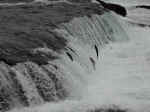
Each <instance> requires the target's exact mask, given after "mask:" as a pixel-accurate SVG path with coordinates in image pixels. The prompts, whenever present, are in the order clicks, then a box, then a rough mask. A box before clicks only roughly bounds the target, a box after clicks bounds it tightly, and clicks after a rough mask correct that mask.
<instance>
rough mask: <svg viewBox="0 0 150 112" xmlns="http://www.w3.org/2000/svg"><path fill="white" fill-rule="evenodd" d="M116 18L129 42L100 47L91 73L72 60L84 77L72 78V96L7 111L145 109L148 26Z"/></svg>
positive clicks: (149, 79)
mask: <svg viewBox="0 0 150 112" xmlns="http://www.w3.org/2000/svg"><path fill="white" fill-rule="evenodd" d="M120 21H121V23H122V26H123V28H124V29H125V31H126V32H127V34H128V36H129V37H130V41H128V42H124V43H123V42H122V43H119V42H118V43H111V44H109V45H106V46H105V47H104V48H103V49H100V56H99V59H98V61H97V64H96V70H95V71H93V72H92V73H89V74H86V72H84V71H82V72H81V70H82V69H81V68H80V67H78V64H77V65H76V63H74V64H73V65H71V66H73V67H75V66H76V69H75V70H76V71H80V73H82V75H83V76H84V78H85V77H86V76H87V77H86V81H87V82H86V83H84V84H83V83H80V81H78V80H77V77H76V78H75V77H72V81H73V83H75V84H77V86H76V88H78V89H76V90H74V91H73V90H71V91H73V92H74V93H75V94H74V95H73V96H74V98H73V99H70V100H66V101H62V102H59V103H47V104H44V105H42V106H39V107H35V108H27V109H24V110H22V109H21V110H14V111H11V112H85V111H87V110H88V109H94V108H101V107H103V108H107V107H111V106H112V105H117V106H119V107H120V108H122V109H124V108H125V109H126V108H127V109H129V111H136V112H149V111H150V108H149V106H150V87H149V85H150V75H149V73H150V69H149V66H150V38H149V35H150V29H149V28H140V27H134V26H132V25H129V24H127V23H125V22H124V20H120ZM94 55H95V54H94ZM69 62H70V61H69ZM70 68H72V67H70ZM68 76H69V75H68ZM70 78H71V77H70ZM75 79H76V80H75ZM68 88H69V87H68ZM77 90H78V91H77ZM78 96H79V99H78Z"/></svg>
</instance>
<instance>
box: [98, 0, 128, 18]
mask: <svg viewBox="0 0 150 112" xmlns="http://www.w3.org/2000/svg"><path fill="white" fill-rule="evenodd" d="M96 1H98V2H99V3H101V5H103V6H104V7H105V8H107V9H109V10H112V11H114V12H115V13H117V14H119V15H121V16H126V15H127V11H126V9H125V8H124V7H123V6H121V5H117V4H112V3H105V2H103V1H101V0H96Z"/></svg>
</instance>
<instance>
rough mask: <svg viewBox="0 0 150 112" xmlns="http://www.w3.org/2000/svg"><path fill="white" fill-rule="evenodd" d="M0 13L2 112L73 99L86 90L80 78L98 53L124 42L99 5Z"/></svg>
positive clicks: (3, 9)
mask: <svg viewBox="0 0 150 112" xmlns="http://www.w3.org/2000/svg"><path fill="white" fill-rule="evenodd" d="M0 9H1V10H0V84H1V85H0V110H2V111H6V110H10V109H12V108H16V107H25V106H27V107H28V106H35V105H40V104H43V103H45V102H51V101H54V102H57V101H59V100H64V99H66V98H67V97H71V98H74V97H76V96H78V94H79V91H80V90H81V89H82V88H84V86H82V85H84V84H83V83H85V84H86V81H85V79H86V77H87V76H84V75H83V73H84V74H86V73H87V74H88V73H90V72H91V71H92V70H94V69H96V66H95V64H96V60H97V59H98V57H99V49H100V48H101V47H103V46H104V45H105V44H108V43H110V42H115V41H124V40H127V36H126V34H125V33H124V32H123V30H122V28H121V26H120V25H119V23H118V22H117V20H116V19H115V17H114V16H113V14H111V13H110V12H109V11H108V10H107V9H104V8H103V7H101V6H100V5H98V4H92V3H86V4H76V5H75V4H67V3H57V4H49V5H44V4H28V5H18V6H10V7H9V6H5V7H0ZM120 31H122V32H123V33H121V34H120ZM118 35H119V37H118Z"/></svg>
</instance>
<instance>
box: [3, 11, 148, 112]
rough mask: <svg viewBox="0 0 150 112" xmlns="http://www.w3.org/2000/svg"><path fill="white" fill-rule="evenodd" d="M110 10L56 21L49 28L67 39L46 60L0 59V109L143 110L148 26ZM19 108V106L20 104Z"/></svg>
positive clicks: (145, 108)
mask: <svg viewBox="0 0 150 112" xmlns="http://www.w3.org/2000/svg"><path fill="white" fill-rule="evenodd" d="M124 21H125V20H124V19H122V18H120V17H118V16H117V15H115V14H114V13H112V12H105V13H104V14H102V15H97V14H93V15H92V16H90V17H88V16H83V17H77V18H74V19H72V20H71V21H70V22H66V23H62V24H60V25H59V27H58V28H55V29H54V32H55V33H57V34H58V35H61V36H62V37H64V38H65V39H66V40H67V41H68V43H67V46H66V47H65V50H63V51H61V53H60V54H58V53H57V52H55V51H52V50H51V49H48V48H47V47H43V48H38V49H34V50H35V51H40V52H46V53H49V52H53V54H54V55H57V56H58V57H59V58H58V59H56V60H54V61H50V62H49V64H47V65H41V66H39V65H37V64H35V63H33V62H25V63H19V64H17V65H16V66H13V67H11V66H9V65H7V64H5V63H3V62H1V63H0V83H1V91H0V101H1V103H0V106H1V107H0V108H2V109H1V110H7V109H8V110H9V109H14V110H11V111H10V112H87V111H88V110H91V109H94V108H109V107H111V106H112V107H114V105H115V106H118V107H119V108H122V109H129V111H139V112H141V111H143V112H148V109H149V108H148V107H149V105H150V101H149V99H150V96H149V93H150V88H149V80H150V76H149V72H150V71H149V65H150V49H149V48H150V47H149V45H150V44H149V43H150V39H149V38H148V35H149V34H150V30H149V28H143V29H142V28H136V27H133V26H132V25H130V24H127V23H126V22H124ZM24 107H25V108H24Z"/></svg>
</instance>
